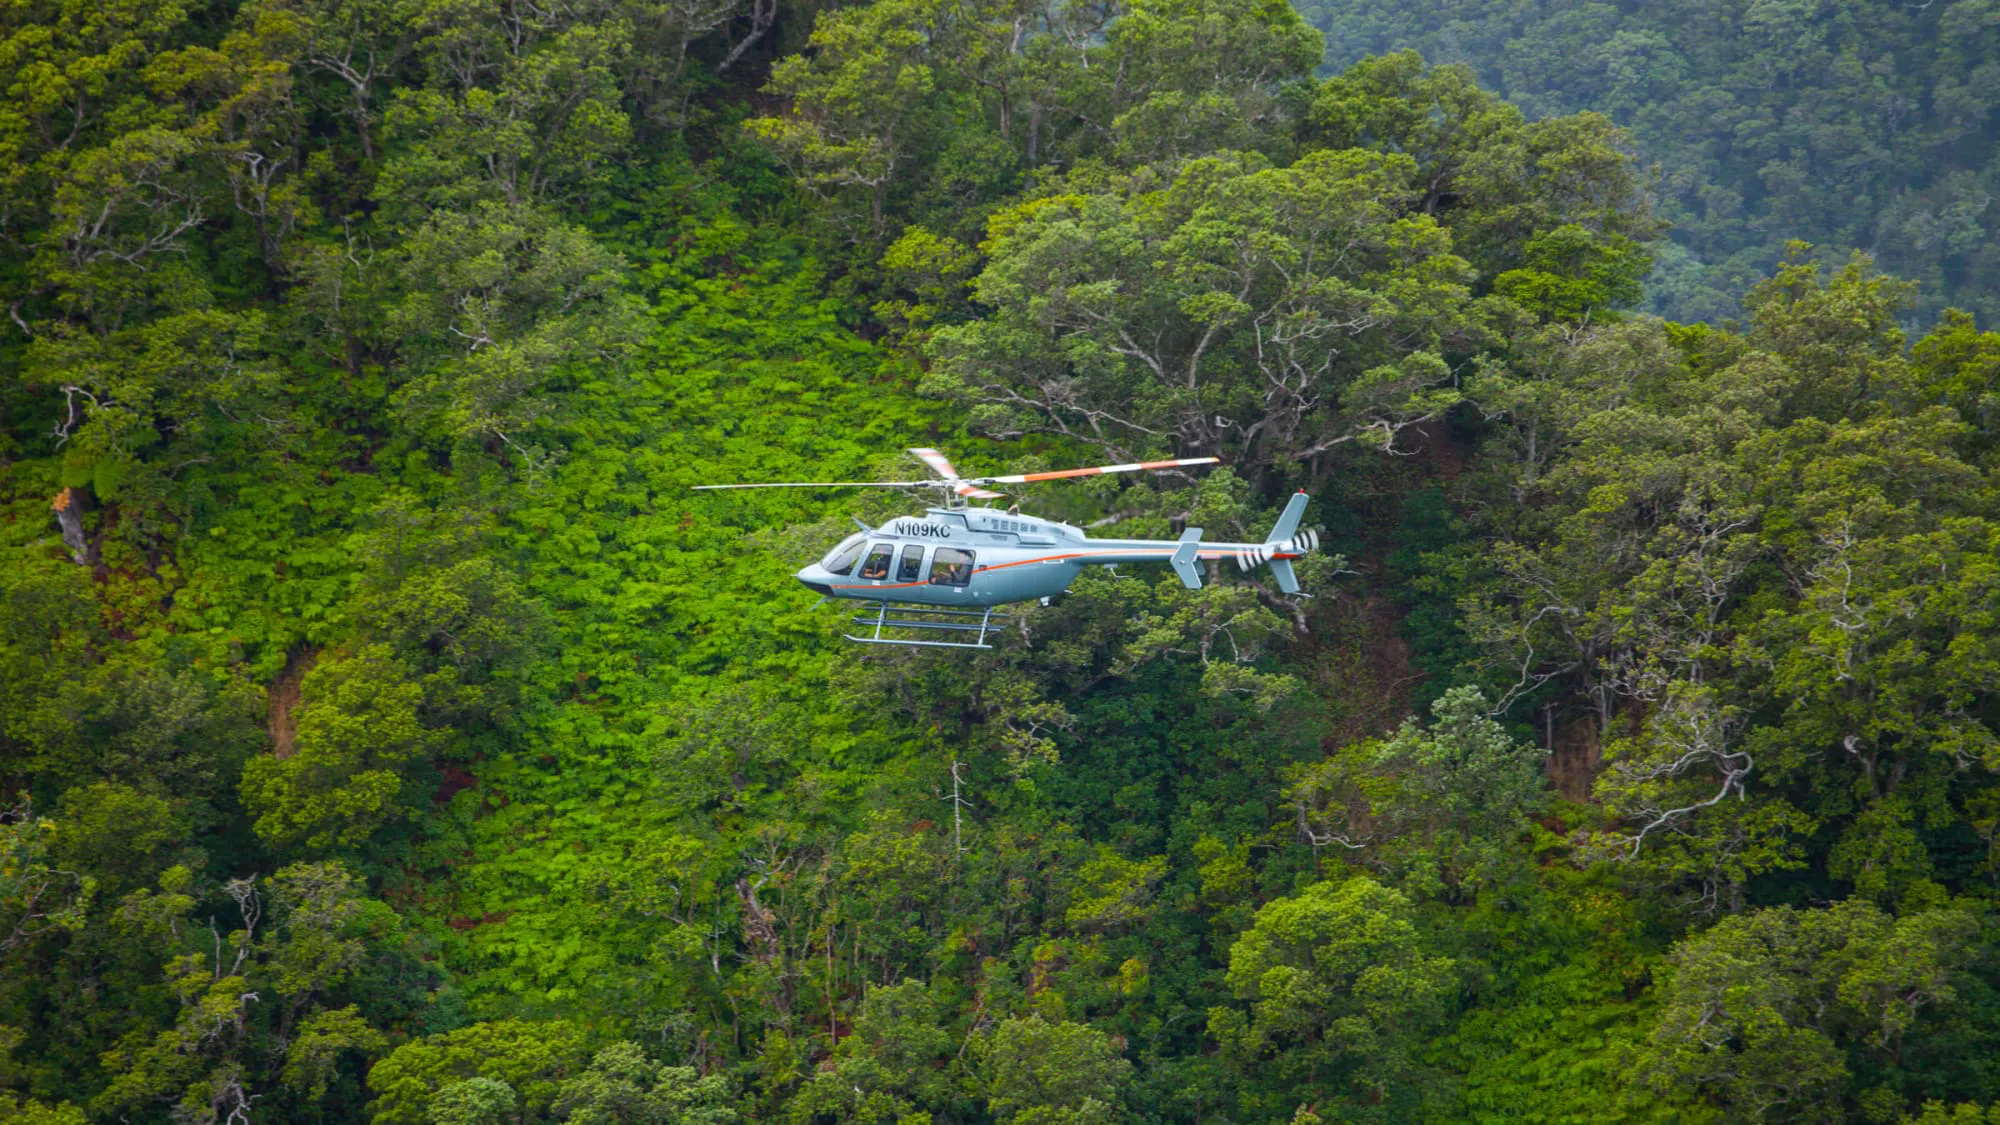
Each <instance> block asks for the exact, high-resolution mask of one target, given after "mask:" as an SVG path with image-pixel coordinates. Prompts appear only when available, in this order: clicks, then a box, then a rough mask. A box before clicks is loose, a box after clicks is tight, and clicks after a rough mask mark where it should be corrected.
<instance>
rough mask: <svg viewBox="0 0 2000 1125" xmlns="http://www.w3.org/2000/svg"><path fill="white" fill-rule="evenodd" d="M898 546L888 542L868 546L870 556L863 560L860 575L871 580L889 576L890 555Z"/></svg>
mask: <svg viewBox="0 0 2000 1125" xmlns="http://www.w3.org/2000/svg"><path fill="white" fill-rule="evenodd" d="M895 553H896V548H894V547H892V546H890V545H889V544H887V543H877V544H875V545H874V546H872V547H870V548H868V557H867V558H865V559H863V560H861V575H860V577H861V578H862V579H863V580H865V581H869V582H879V581H881V580H882V579H884V578H887V577H889V556H890V555H892V554H895Z"/></svg>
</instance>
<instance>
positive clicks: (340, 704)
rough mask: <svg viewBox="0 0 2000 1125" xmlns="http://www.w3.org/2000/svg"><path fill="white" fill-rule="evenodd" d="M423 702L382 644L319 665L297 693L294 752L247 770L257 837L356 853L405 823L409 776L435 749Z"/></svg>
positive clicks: (266, 759)
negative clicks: (399, 822) (377, 834)
mask: <svg viewBox="0 0 2000 1125" xmlns="http://www.w3.org/2000/svg"><path fill="white" fill-rule="evenodd" d="M422 700H423V688H422V686H421V685H420V684H418V683H417V682H415V678H414V677H413V676H411V675H410V674H409V671H408V669H407V668H406V667H405V666H404V665H403V664H402V663H401V662H400V661H398V660H396V659H395V657H394V655H393V654H392V653H391V652H390V650H389V649H388V647H387V646H386V645H366V646H363V647H361V648H359V649H357V650H355V651H354V652H353V653H351V654H342V655H337V656H332V657H329V658H327V659H325V660H322V661H321V662H320V663H319V664H318V665H316V666H315V667H314V668H313V670H312V671H311V672H310V673H308V674H307V675H306V678H305V681H304V683H302V684H301V685H300V703H299V710H298V718H297V722H298V736H297V741H296V742H294V744H293V747H292V753H291V754H290V755H288V756H286V757H278V756H277V755H275V754H271V755H266V756H263V757H259V758H256V759H254V760H252V761H251V762H250V763H249V765H247V766H246V767H244V770H243V795H244V800H245V801H246V802H247V803H248V805H249V806H250V807H251V808H252V809H254V810H256V817H257V819H256V828H257V832H258V834H259V835H260V836H263V837H264V838H265V839H267V840H270V841H272V842H273V843H278V844H284V845H291V846H299V845H302V846H304V847H305V848H307V849H310V850H313V851H320V852H324V851H328V850H332V849H336V848H353V847H356V846H358V845H360V844H362V843H364V842H366V841H367V840H368V838H369V837H370V836H372V835H374V834H375V832H377V831H378V830H380V829H381V828H383V827H384V826H386V825H388V824H390V823H391V822H393V821H395V820H397V819H399V818H400V817H403V816H405V815H407V813H408V805H407V804H406V803H405V801H404V799H403V792H404V787H405V785H406V784H408V780H407V776H406V770H407V768H408V767H409V766H410V765H411V764H412V763H414V762H418V761H420V760H422V758H423V755H424V754H425V752H426V750H427V749H428V747H429V746H430V744H431V742H432V740H433V736H432V735H431V733H430V732H429V731H428V730H426V729H425V728H424V726H423V724H422V722H421V721H420V720H419V718H418V714H417V709H418V707H419V705H420V704H421V702H422Z"/></svg>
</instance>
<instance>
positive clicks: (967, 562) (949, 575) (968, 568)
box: [931, 547, 972, 586]
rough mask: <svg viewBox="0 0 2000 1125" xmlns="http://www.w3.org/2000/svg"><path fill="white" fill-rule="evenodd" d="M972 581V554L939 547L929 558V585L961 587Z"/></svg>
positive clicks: (952, 548) (956, 549) (953, 548)
mask: <svg viewBox="0 0 2000 1125" xmlns="http://www.w3.org/2000/svg"><path fill="white" fill-rule="evenodd" d="M971 581H972V552H971V551H961V550H959V549H958V548H956V547H939V548H938V549H937V554H936V555H934V556H932V558H931V585H933V586H963V585H965V584H966V583H968V582H971Z"/></svg>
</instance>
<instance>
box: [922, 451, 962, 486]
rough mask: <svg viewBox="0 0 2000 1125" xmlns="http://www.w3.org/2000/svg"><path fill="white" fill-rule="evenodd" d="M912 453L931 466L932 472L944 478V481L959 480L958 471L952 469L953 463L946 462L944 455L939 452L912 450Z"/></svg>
mask: <svg viewBox="0 0 2000 1125" xmlns="http://www.w3.org/2000/svg"><path fill="white" fill-rule="evenodd" d="M910 452H911V453H914V454H916V457H917V460H919V461H922V462H923V463H924V464H926V465H929V466H930V467H931V471H932V472H934V473H936V474H937V475H939V476H941V477H943V478H944V479H946V480H957V479H958V470H957V469H954V468H952V467H951V462H950V461H947V460H945V456H944V454H942V453H939V452H938V451H937V450H935V449H912V450H910Z"/></svg>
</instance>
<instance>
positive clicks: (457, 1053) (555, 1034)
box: [368, 1020, 588, 1125]
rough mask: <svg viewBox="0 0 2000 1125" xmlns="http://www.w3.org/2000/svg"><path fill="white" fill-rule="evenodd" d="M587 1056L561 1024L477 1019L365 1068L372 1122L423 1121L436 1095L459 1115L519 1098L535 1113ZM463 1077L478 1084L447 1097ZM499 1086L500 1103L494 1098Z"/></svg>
mask: <svg viewBox="0 0 2000 1125" xmlns="http://www.w3.org/2000/svg"><path fill="white" fill-rule="evenodd" d="M587 1062H588V1056H587V1054H586V1053H585V1051H584V1047H583V1035H582V1033H581V1032H579V1031H577V1029H576V1028H574V1027H571V1026H570V1025H569V1024H567V1023H563V1022H560V1021H549V1022H542V1023H531V1022H529V1021H526V1020H495V1021H491V1022H487V1023H476V1024H473V1025H471V1026H470V1027H463V1028H460V1029H458V1030H457V1031H448V1032H444V1033H442V1034H438V1035H430V1036H426V1037H424V1038H422V1039H418V1040H413V1041H412V1042H409V1043H405V1044H403V1045H402V1046H400V1047H397V1048H396V1049H395V1050H393V1051H391V1052H389V1054H388V1056H387V1057H385V1058H383V1059H382V1060H381V1061H380V1062H378V1063H376V1064H375V1065H374V1066H373V1067H371V1068H370V1069H369V1071H368V1088H369V1089H371V1090H373V1091H375V1101H374V1102H373V1103H371V1111H372V1112H373V1114H374V1120H375V1122H376V1123H377V1125H424V1123H425V1122H426V1121H429V1120H431V1119H432V1116H431V1115H432V1113H433V1107H434V1105H435V1103H436V1102H437V1100H439V1099H441V1098H442V1099H443V1100H444V1101H445V1103H446V1104H447V1105H448V1106H454V1107H457V1109H459V1110H462V1111H463V1112H465V1113H475V1112H488V1110H487V1109H485V1108H484V1107H487V1106H491V1105H496V1104H504V1105H505V1106H507V1107H512V1106H514V1105H517V1104H518V1105H520V1106H521V1107H522V1108H523V1109H524V1110H526V1111H527V1112H528V1113H532V1114H541V1113H544V1112H546V1111H547V1109H548V1108H549V1107H550V1106H551V1105H553V1104H554V1103H555V1100H556V1098H557V1097H558V1096H559V1094H560V1091H561V1089H562V1084H563V1082H564V1081H565V1080H567V1079H570V1078H572V1077H574V1076H575V1075H577V1074H579V1073H581V1072H583V1071H584V1070H585V1069H586V1063H587ZM468 1080H478V1081H479V1082H480V1085H479V1086H477V1087H468V1088H466V1089H462V1090H459V1091H458V1092H457V1093H455V1094H452V1095H450V1096H449V1097H445V1093H446V1091H449V1090H453V1089H454V1088H456V1087H459V1086H461V1085H463V1084H465V1083H467V1082H468ZM502 1091H505V1092H506V1095H507V1100H506V1101H505V1102H504V1103H502V1102H500V1100H499V1099H500V1094H501V1092H502ZM515 1097H518V1098H519V1099H520V1100H519V1102H518V1103H517V1102H516V1101H514V1100H513V1099H514V1098H515ZM475 1107H478V1108H476V1109H475ZM474 1120H477V1118H476V1117H475V1118H474Z"/></svg>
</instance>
